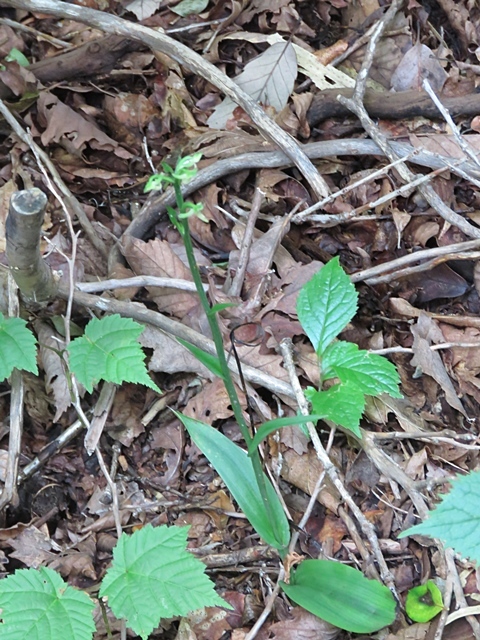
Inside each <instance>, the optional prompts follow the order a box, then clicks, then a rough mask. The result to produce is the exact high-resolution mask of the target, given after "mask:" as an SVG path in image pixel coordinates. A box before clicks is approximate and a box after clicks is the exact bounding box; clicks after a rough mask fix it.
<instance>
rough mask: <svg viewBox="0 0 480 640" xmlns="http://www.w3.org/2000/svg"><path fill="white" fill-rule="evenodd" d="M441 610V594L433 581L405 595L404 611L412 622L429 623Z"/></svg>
mask: <svg viewBox="0 0 480 640" xmlns="http://www.w3.org/2000/svg"><path fill="white" fill-rule="evenodd" d="M442 609H443V598H442V592H441V591H440V589H439V588H438V587H437V585H436V584H435V583H434V582H433V580H427V582H426V583H425V584H421V585H419V586H418V587H414V588H413V589H410V591H409V592H408V593H407V597H406V600H405V611H406V612H407V616H408V617H409V618H411V619H412V620H413V621H414V622H429V621H430V620H432V618H434V617H435V616H436V615H438V614H439V613H440V611H441V610H442Z"/></svg>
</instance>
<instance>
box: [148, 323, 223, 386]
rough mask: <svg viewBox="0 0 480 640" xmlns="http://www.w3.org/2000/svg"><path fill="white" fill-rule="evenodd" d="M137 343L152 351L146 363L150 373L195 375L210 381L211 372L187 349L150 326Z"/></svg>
mask: <svg viewBox="0 0 480 640" xmlns="http://www.w3.org/2000/svg"><path fill="white" fill-rule="evenodd" d="M139 342H140V344H141V345H142V346H144V347H147V349H153V355H152V357H151V358H150V360H149V362H148V368H149V370H150V371H161V372H162V373H187V372H191V373H197V374H198V375H200V376H202V378H206V379H207V380H210V379H212V378H213V374H212V372H211V371H210V370H209V369H207V367H205V366H204V365H203V364H202V363H201V362H200V361H199V360H197V358H195V356H193V355H192V354H191V353H190V351H188V349H186V348H185V347H183V346H182V345H181V344H180V343H179V342H177V341H176V340H175V339H174V338H170V336H168V335H167V334H166V333H164V332H163V331H160V329H156V328H155V327H152V326H146V327H145V329H144V330H143V332H142V334H141V336H140V337H139Z"/></svg>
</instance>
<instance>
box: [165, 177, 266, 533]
mask: <svg viewBox="0 0 480 640" xmlns="http://www.w3.org/2000/svg"><path fill="white" fill-rule="evenodd" d="M174 189H175V198H176V201H177V207H178V210H179V211H183V209H184V205H185V201H184V199H183V196H182V192H181V185H180V182H179V181H178V180H175V182H174ZM177 228H179V231H180V233H181V235H182V238H183V242H184V245H185V251H186V254H187V259H188V265H189V267H190V271H191V273H192V277H193V281H194V283H195V287H196V289H197V293H198V296H199V298H200V303H201V305H202V308H203V310H204V311H205V314H206V316H207V320H208V324H209V326H210V330H211V332H212V338H213V342H214V344H215V349H216V352H217V357H218V361H219V364H220V367H221V369H222V373H223V381H224V384H225V388H226V390H227V393H228V397H229V399H230V402H231V404H232V409H233V414H234V416H235V419H236V420H237V422H238V426H239V428H240V431H241V434H242V436H243V439H244V440H245V443H246V445H247V448H248V449H249V450H250V443H251V441H252V436H251V435H250V431H249V429H248V426H247V423H246V422H245V419H244V417H243V413H242V407H241V405H240V400H239V399H238V394H237V391H236V389H235V384H234V382H233V378H232V375H231V373H230V369H229V367H228V364H227V359H226V358H225V349H224V346H223V338H222V333H221V331H220V327H219V325H218V321H217V318H216V315H215V312H214V311H212V307H211V305H210V302H209V300H208V298H207V294H206V293H205V289H204V288H203V282H202V278H201V275H200V271H199V269H198V265H197V261H196V260H195V254H194V249H193V244H192V238H191V236H190V229H189V226H188V218H185V219H184V220H178V226H177ZM251 460H252V465H253V470H254V472H255V477H256V480H257V484H258V488H259V490H260V494H261V496H262V500H263V502H264V504H265V509H266V512H267V514H268V516H269V518H270V519H271V520H272V521H273V514H272V510H271V508H270V503H269V501H268V495H267V488H266V484H265V474H264V471H263V468H262V463H261V460H260V455H259V453H258V449H255V450H254V452H253V453H252V455H251Z"/></svg>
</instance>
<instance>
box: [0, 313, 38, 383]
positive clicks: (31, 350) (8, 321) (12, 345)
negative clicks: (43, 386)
mask: <svg viewBox="0 0 480 640" xmlns="http://www.w3.org/2000/svg"><path fill="white" fill-rule="evenodd" d="M35 345H36V340H35V336H34V335H33V333H32V332H31V331H30V329H28V328H27V323H26V322H25V320H22V319H21V318H5V316H4V315H3V314H2V313H0V382H1V381H2V380H5V378H8V377H9V376H10V374H11V373H12V371H13V370H14V369H24V370H25V371H30V373H34V374H35V375H37V374H38V369H37V349H36V346H35Z"/></svg>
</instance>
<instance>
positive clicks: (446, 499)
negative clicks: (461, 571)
mask: <svg viewBox="0 0 480 640" xmlns="http://www.w3.org/2000/svg"><path fill="white" fill-rule="evenodd" d="M441 498H442V501H441V502H440V504H439V505H438V506H437V508H436V509H434V510H433V511H432V512H431V514H430V516H429V517H428V518H427V519H426V520H425V521H424V522H421V523H420V524H416V525H415V526H413V527H410V529H407V530H406V531H403V532H402V533H400V534H399V536H398V537H399V538H404V537H405V536H411V535H416V534H421V535H426V536H431V537H432V538H438V539H439V540H442V542H443V543H444V544H445V546H446V547H452V548H453V549H455V551H456V552H457V553H459V554H460V555H461V556H462V558H470V559H471V560H474V561H475V562H480V535H479V531H480V471H473V472H472V473H469V474H467V475H466V476H457V477H456V478H455V480H452V490H451V491H450V493H447V494H446V495H443V496H441Z"/></svg>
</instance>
